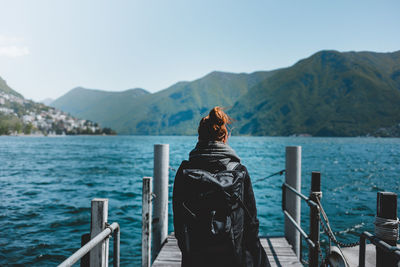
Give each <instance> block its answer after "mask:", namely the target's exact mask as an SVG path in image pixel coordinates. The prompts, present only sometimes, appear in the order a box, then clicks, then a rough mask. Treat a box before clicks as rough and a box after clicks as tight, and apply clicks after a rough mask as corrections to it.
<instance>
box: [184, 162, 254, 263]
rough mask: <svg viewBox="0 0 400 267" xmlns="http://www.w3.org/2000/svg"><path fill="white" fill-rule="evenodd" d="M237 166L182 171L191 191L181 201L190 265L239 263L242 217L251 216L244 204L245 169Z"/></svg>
mask: <svg viewBox="0 0 400 267" xmlns="http://www.w3.org/2000/svg"><path fill="white" fill-rule="evenodd" d="M238 165H239V163H237V162H231V163H229V164H228V166H227V170H223V171H219V172H216V173H210V172H208V171H205V170H202V169H190V168H188V169H184V170H183V175H184V183H185V188H187V192H190V193H188V197H187V199H185V200H184V201H183V203H182V206H183V210H184V214H185V216H184V218H185V219H184V231H185V241H184V244H185V249H184V250H185V251H184V254H185V255H186V258H189V259H190V261H191V262H192V263H191V264H189V266H206V265H207V266H211V264H210V262H212V263H213V264H212V265H213V266H241V265H242V261H243V227H244V216H245V215H246V216H249V217H250V219H251V216H250V213H249V211H248V210H247V208H246V207H245V205H244V203H243V194H244V178H245V175H246V172H244V171H237V170H235V169H236V168H237V166H238ZM218 260H220V261H221V262H220V263H218V262H217V261H218Z"/></svg>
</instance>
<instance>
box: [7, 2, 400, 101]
mask: <svg viewBox="0 0 400 267" xmlns="http://www.w3.org/2000/svg"><path fill="white" fill-rule="evenodd" d="M0 6H1V12H0V14H1V15H0V77H2V78H3V79H5V80H6V81H7V82H8V84H9V85H10V86H11V87H12V88H13V89H15V90H17V91H18V92H20V93H22V94H23V95H24V96H25V97H26V98H29V99H34V100H42V99H44V98H47V97H51V98H57V97H59V96H61V95H63V94H65V93H66V92H68V91H69V90H70V89H72V88H74V87H76V86H83V87H87V88H95V89H103V90H110V91H121V90H125V89H128V88H134V87H142V88H144V89H146V90H149V91H150V92H156V91H159V90H161V89H165V88H167V87H168V86H170V85H172V84H174V83H175V82H178V81H182V80H194V79H197V78H200V77H202V76H204V75H205V74H207V73H209V72H211V71H213V70H220V71H228V72H253V71H257V70H272V69H276V68H281V67H287V66H290V65H292V64H294V63H295V62H297V61H298V60H300V59H302V58H305V57H308V56H310V55H312V54H313V53H315V52H317V51H319V50H323V49H334V50H339V51H376V52H393V51H397V50H400V1H398V0H394V1H361V0H360V1H341V0H340V1H327V0H316V1H311V0H310V1H307V0H303V1H300V0H298V1H285V0H283V1H278V0H276V1H232V0H230V1H220V0H210V1H208V0H201V1H188V0H186V1H185V0H182V1H175V0H168V1H167V0H159V1H151V0H150V1H134V0H130V1H129V0H126V1H122V0H116V1H100V0H96V1H89V0H68V1H67V0H64V1H61V0H58V1H54V0H46V1H45V0H34V1H33V0H25V1H23V0H8V1H5V0H0Z"/></svg>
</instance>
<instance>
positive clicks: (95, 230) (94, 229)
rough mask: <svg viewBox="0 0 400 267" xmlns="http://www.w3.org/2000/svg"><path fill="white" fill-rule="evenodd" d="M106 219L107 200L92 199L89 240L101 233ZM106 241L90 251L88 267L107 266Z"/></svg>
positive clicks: (107, 242)
mask: <svg viewBox="0 0 400 267" xmlns="http://www.w3.org/2000/svg"><path fill="white" fill-rule="evenodd" d="M107 219H108V199H106V198H94V199H93V200H92V212H91V223H90V239H93V238H94V237H95V236H96V235H98V234H99V233H100V232H102V231H103V230H104V229H105V227H106V222H107ZM108 246H109V241H108V239H106V240H104V241H103V242H101V243H100V244H98V245H97V246H96V247H94V248H93V250H92V251H90V266H93V267H94V266H96V267H97V266H101V267H107V266H108Z"/></svg>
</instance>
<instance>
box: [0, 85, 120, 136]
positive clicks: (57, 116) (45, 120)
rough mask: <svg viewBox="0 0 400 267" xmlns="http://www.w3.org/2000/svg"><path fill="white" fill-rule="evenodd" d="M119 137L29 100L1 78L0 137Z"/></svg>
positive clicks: (106, 129)
mask: <svg viewBox="0 0 400 267" xmlns="http://www.w3.org/2000/svg"><path fill="white" fill-rule="evenodd" d="M10 134H12V135H17V134H40V135H48V134H51V135H60V134H67V135H74V134H115V132H114V131H113V130H111V129H110V128H103V129H102V128H100V126H99V125H98V124H97V123H96V122H92V121H89V120H80V119H77V118H74V117H72V116H71V115H69V114H67V113H65V112H63V111H60V110H58V109H55V108H52V107H49V106H46V105H44V104H42V103H36V102H34V101H31V100H27V99H25V98H24V97H23V96H22V95H21V94H19V93H18V92H16V91H14V90H13V89H11V88H10V87H9V86H8V85H7V83H6V82H5V81H4V80H3V79H2V78H1V77H0V135H10Z"/></svg>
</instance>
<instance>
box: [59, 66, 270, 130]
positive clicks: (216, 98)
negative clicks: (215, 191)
mask: <svg viewBox="0 0 400 267" xmlns="http://www.w3.org/2000/svg"><path fill="white" fill-rule="evenodd" d="M272 74H273V72H255V73H252V74H245V73H241V74H233V73H225V72H212V73H210V74H208V75H206V76H205V77H203V78H201V79H198V80H195V81H192V82H179V83H177V84H175V85H173V86H171V87H169V88H167V89H165V90H162V91H160V92H157V93H155V94H144V95H141V96H139V97H134V98H124V99H119V100H118V101H111V100H110V99H111V98H112V97H113V96H115V95H116V94H119V93H115V92H102V93H104V94H109V97H107V101H106V102H100V101H99V100H98V99H97V98H96V94H94V92H93V91H89V90H86V91H85V90H83V89H82V88H78V89H74V90H72V91H70V92H69V93H67V94H66V95H65V96H62V97H61V98H60V99H57V100H56V101H54V102H53V103H52V105H53V106H55V107H57V108H60V109H62V110H64V111H67V112H70V113H71V114H73V115H75V116H77V117H80V118H86V119H90V120H94V121H98V122H99V123H100V124H101V125H105V126H108V127H111V128H113V129H115V130H116V131H117V132H118V133H119V134H195V133H196V131H197V130H196V129H197V123H198V121H199V119H200V118H201V116H204V115H205V114H206V112H207V111H208V110H209V109H210V108H212V107H213V106H215V105H221V106H225V107H229V106H233V104H234V103H235V102H236V100H237V99H238V98H239V97H240V96H242V95H244V94H245V93H247V91H248V90H249V88H251V87H253V86H254V85H256V84H258V83H259V82H261V81H262V80H264V79H266V78H267V77H269V76H271V75H272ZM71 95H73V97H71ZM66 96H68V97H66Z"/></svg>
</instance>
